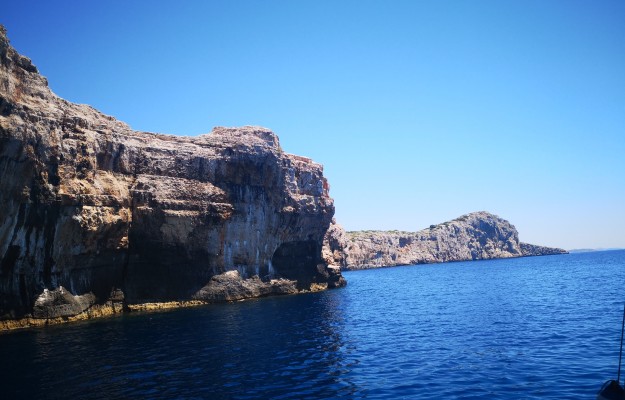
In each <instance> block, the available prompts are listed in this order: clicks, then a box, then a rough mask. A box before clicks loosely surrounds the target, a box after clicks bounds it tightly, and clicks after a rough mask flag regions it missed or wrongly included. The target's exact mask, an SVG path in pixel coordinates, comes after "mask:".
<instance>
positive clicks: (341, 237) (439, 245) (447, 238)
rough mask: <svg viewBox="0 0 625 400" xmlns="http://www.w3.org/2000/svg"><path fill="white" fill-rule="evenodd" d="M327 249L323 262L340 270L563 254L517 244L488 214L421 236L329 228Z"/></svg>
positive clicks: (434, 227)
mask: <svg viewBox="0 0 625 400" xmlns="http://www.w3.org/2000/svg"><path fill="white" fill-rule="evenodd" d="M325 244H326V245H325V247H324V256H325V257H326V260H328V261H331V260H334V263H335V264H339V265H342V266H343V268H344V269H365V268H377V267H385V266H395V265H413V264H424V263H440V262H448V261H465V260H486V259H493V258H510V257H522V256H530V255H548V254H561V253H566V251H564V250H562V249H555V248H550V247H542V246H535V245H531V244H527V243H521V242H519V235H518V232H517V230H516V228H515V227H514V226H513V225H512V224H510V223H509V222H508V221H506V220H504V219H502V218H500V217H498V216H496V215H493V214H490V213H487V212H475V213H471V214H467V215H463V216H461V217H459V218H456V219H454V220H452V221H448V222H444V223H442V224H438V225H432V226H430V227H429V228H428V229H424V230H422V231H419V232H399V231H384V232H383V231H362V232H345V231H343V229H342V228H341V227H340V226H338V225H332V226H331V228H330V229H329V230H328V233H327V235H326V238H325Z"/></svg>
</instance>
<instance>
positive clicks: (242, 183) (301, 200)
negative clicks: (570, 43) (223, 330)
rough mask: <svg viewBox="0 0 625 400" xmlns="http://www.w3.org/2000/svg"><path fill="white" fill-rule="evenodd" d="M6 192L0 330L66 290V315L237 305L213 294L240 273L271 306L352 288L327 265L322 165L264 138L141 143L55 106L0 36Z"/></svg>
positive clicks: (237, 133)
mask: <svg viewBox="0 0 625 400" xmlns="http://www.w3.org/2000/svg"><path fill="white" fill-rule="evenodd" d="M0 187H1V190H0V319H7V318H8V319H12V318H20V317H22V316H31V315H32V313H33V310H34V309H35V308H36V307H39V305H40V304H43V305H44V308H45V304H50V301H48V300H46V301H45V302H42V301H40V299H42V297H41V296H44V297H45V296H48V297H49V296H51V295H52V294H54V296H56V297H55V299H56V298H57V297H58V296H57V294H58V293H57V291H59V292H60V291H61V289H60V288H61V287H62V288H63V289H62V290H63V295H62V296H61V297H62V299H64V300H63V301H65V303H63V304H65V305H69V304H73V305H71V306H63V307H61V308H62V310H61V311H58V313H61V314H62V315H66V314H68V313H70V314H71V313H72V312H73V311H71V310H78V309H79V308H81V307H82V304H83V303H82V302H81V301H78V300H76V301H78V302H79V303H80V304H81V305H80V306H77V305H76V304H75V303H76V302H72V301H71V299H70V298H69V297H67V296H82V295H87V294H88V295H89V296H92V297H89V298H90V299H91V300H90V302H91V303H100V304H101V303H103V302H106V301H107V300H108V299H109V297H110V294H111V293H112V292H113V293H115V292H116V291H122V292H123V295H124V299H125V300H124V301H125V302H126V303H127V304H139V303H147V302H159V301H180V300H206V301H220V300H230V299H231V297H232V298H237V299H238V298H240V297H241V296H240V295H235V296H230V295H229V294H227V293H226V294H219V293H217V292H218V291H217V290H212V289H211V290H208V289H207V285H209V284H212V283H214V278H215V277H218V276H225V277H230V278H232V276H230V275H231V272H232V271H236V272H237V274H238V276H239V278H240V279H241V280H242V281H244V280H246V279H249V280H251V281H250V282H251V283H250V284H249V285H248V283H242V284H241V285H243V286H244V287H247V286H250V287H256V286H257V287H258V288H261V287H262V288H264V287H269V289H267V290H269V291H270V292H271V293H291V292H293V291H302V290H304V291H305V290H310V289H311V288H312V287H314V288H320V287H335V286H340V285H341V284H344V281H342V277H340V272H339V273H338V276H337V272H336V270H335V268H327V264H326V262H325V261H324V259H323V257H322V253H321V247H322V241H323V238H324V234H325V232H326V231H327V229H328V227H329V226H330V223H331V220H332V216H333V214H334V205H333V201H332V199H331V198H330V196H329V193H328V184H327V182H326V179H325V178H324V176H323V167H322V166H321V165H320V164H317V163H315V162H313V161H312V160H310V159H308V158H305V157H300V156H294V155H289V154H287V153H285V152H284V151H283V150H282V149H281V147H280V144H279V141H278V137H277V136H276V135H275V134H274V133H273V132H271V131H270V130H268V129H265V128H260V127H249V126H248V127H243V128H215V129H213V131H212V132H211V133H210V134H206V135H202V136H198V137H176V136H169V135H161V134H154V133H148V132H137V131H133V130H132V129H131V128H130V127H129V126H128V125H126V124H124V123H123V122H120V121H117V120H116V119H114V118H113V117H110V116H106V115H104V114H101V113H100V112H98V111H97V110H95V109H93V108H92V107H90V106H87V105H79V104H73V103H70V102H68V101H65V100H63V99H61V98H59V97H57V96H56V95H55V94H54V93H52V92H51V91H50V89H49V88H48V86H47V81H46V79H45V78H44V77H43V76H41V75H40V74H39V73H38V71H37V68H36V67H35V66H34V65H33V64H32V63H31V61H30V60H29V59H28V58H26V57H24V56H22V55H20V54H18V53H17V52H16V51H15V49H13V48H12V47H11V46H10V44H9V41H8V39H7V37H6V34H5V30H4V28H2V27H0ZM224 274H225V275H224ZM280 279H283V280H284V282H286V281H288V282H290V283H289V284H284V282H283V281H280ZM274 281H275V282H281V283H275V282H274ZM271 282H274V283H271ZM261 283H262V285H261ZM246 285H247V286H246ZM255 285H256V286H255ZM209 287H210V285H209ZM242 293H244V297H245V296H247V295H249V296H257V295H266V294H268V293H267V292H266V290H265V289H258V290H255V289H250V290H248V291H243V292H242ZM46 298H47V297H46ZM55 301H56V300H54V301H52V303H54V302H55ZM38 302H39V303H38ZM56 302H57V303H58V304H61V303H62V302H61V303H59V302H58V301H56ZM39 308H41V307H39ZM46 312H49V313H50V314H55V315H56V313H57V311H54V310H48V311H45V310H43V311H41V313H39V315H44V314H45V313H46Z"/></svg>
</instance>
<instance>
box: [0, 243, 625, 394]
mask: <svg viewBox="0 0 625 400" xmlns="http://www.w3.org/2000/svg"><path fill="white" fill-rule="evenodd" d="M346 276H347V278H348V281H349V285H348V286H347V287H346V288H344V289H340V290H333V291H328V292H323V293H314V294H308V295H297V296H286V297H275V298H266V299H259V300H253V301H246V302H240V303H234V304H223V305H215V306H206V307H198V308H189V309H181V310H176V311H171V312H163V313H153V314H138V315H130V316H124V317H120V318H112V319H107V320H100V321H91V322H84V323H76V324H72V325H65V326H54V327H49V328H46V329H37V330H31V331H24V332H14V333H10V334H4V335H0V359H1V360H2V363H0V377H2V378H1V379H2V381H1V382H2V388H3V398H5V395H8V397H6V398H44V397H45V398H53V399H54V398H59V399H60V398H85V397H87V398H94V399H105V398H106V399H111V398H146V399H147V398H150V399H151V398H198V399H203V398H211V399H220V398H224V399H225V398H228V399H252V398H254V399H256V398H278V399H280V398H293V399H302V398H336V397H344V398H368V399H375V398H433V397H445V398H462V399H470V398H484V397H488V398H498V399H508V398H535V399H556V398H558V399H562V398H565V399H566V398H569V399H577V398H592V397H594V394H595V393H596V391H597V390H598V388H599V386H600V385H601V383H602V382H603V381H604V380H606V379H608V378H614V375H615V372H616V365H617V362H618V340H619V338H620V317H621V314H620V313H621V310H622V303H623V300H624V299H623V294H624V293H623V282H625V252H623V251H620V252H607V253H592V254H576V255H563V256H553V257H536V258H525V259H514V260H497V261H489V262H469V263H453V264H444V265H425V266H415V267H400V268H389V269H382V270H370V271H358V272H351V273H346Z"/></svg>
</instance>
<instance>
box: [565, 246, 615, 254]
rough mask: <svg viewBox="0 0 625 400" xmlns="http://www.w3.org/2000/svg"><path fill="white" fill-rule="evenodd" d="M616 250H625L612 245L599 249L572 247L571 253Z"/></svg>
mask: <svg viewBox="0 0 625 400" xmlns="http://www.w3.org/2000/svg"><path fill="white" fill-rule="evenodd" d="M614 250H625V249H623V248H621V247H610V248H597V249H571V250H569V253H592V252H595V251H614Z"/></svg>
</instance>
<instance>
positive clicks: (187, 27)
mask: <svg viewBox="0 0 625 400" xmlns="http://www.w3.org/2000/svg"><path fill="white" fill-rule="evenodd" d="M178 3H181V4H178ZM0 23H2V24H4V25H5V26H6V27H7V29H8V34H9V38H10V39H11V42H12V44H13V45H14V47H16V48H17V49H18V51H20V52H21V53H22V54H24V55H26V56H28V57H30V58H32V59H33V61H34V63H35V65H37V66H38V68H39V70H40V71H41V73H42V74H43V75H45V76H46V77H47V78H48V80H49V82H50V86H51V88H52V90H53V91H54V92H55V93H57V94H58V95H60V96H61V97H63V98H66V99H68V100H70V101H73V102H78V103H87V104H90V105H92V106H94V107H96V108H97V109H99V110H100V111H102V112H104V113H106V114H110V115H113V116H115V117H117V118H118V119H120V120H122V121H125V122H127V123H128V124H130V125H131V126H132V127H133V128H134V129H137V130H145V131H152V132H161V133H172V134H179V135H197V134H201V133H207V132H209V131H210V130H211V129H212V128H213V127H214V126H242V125H260V126H264V127H267V128H270V129H272V130H273V131H274V132H276V133H277V134H278V135H279V137H280V141H281V144H282V147H283V148H284V150H285V151H287V152H289V153H294V154H299V155H304V156H308V157H311V158H313V159H314V160H315V161H317V162H320V163H322V164H324V166H325V174H326V176H327V177H328V179H329V181H330V185H331V192H330V193H331V195H332V197H333V198H334V199H335V204H336V218H337V220H338V222H339V223H340V224H342V225H343V226H344V227H345V228H346V229H348V230H361V229H400V230H410V231H414V230H419V229H422V228H425V227H427V226H429V225H430V224H435V223H439V222H443V221H445V220H449V219H452V218H455V217H457V216H460V215H461V214H465V213H467V212H471V211H480V210H486V211H490V212H492V213H495V214H497V215H499V216H501V217H503V218H506V219H508V220H509V221H510V222H512V223H513V224H514V225H515V226H516V227H517V229H518V230H519V236H520V239H521V240H523V241H526V242H530V243H534V244H542V245H549V246H558V247H563V248H566V249H571V248H580V247H625V1H621V0H616V1H605V0H597V1H590V0H584V1H576V0H561V1H555V0H540V1H532V0H523V1H512V0H510V1H499V0H497V1H483V0H474V1H469V0H466V1H436V0H432V1H417V0H410V1H367V0H357V1H339V0H333V1H322V0H314V1H306V0H284V1H273V0H257V1H237V0H223V1H221V0H219V1H217V0H214V1H195V2H193V1H181V2H175V1H171V0H169V1H156V0H151V1H121V0H117V1H100V2H96V1H54V2H48V1H39V2H33V1H6V2H4V3H3V5H2V7H1V10H0Z"/></svg>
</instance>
